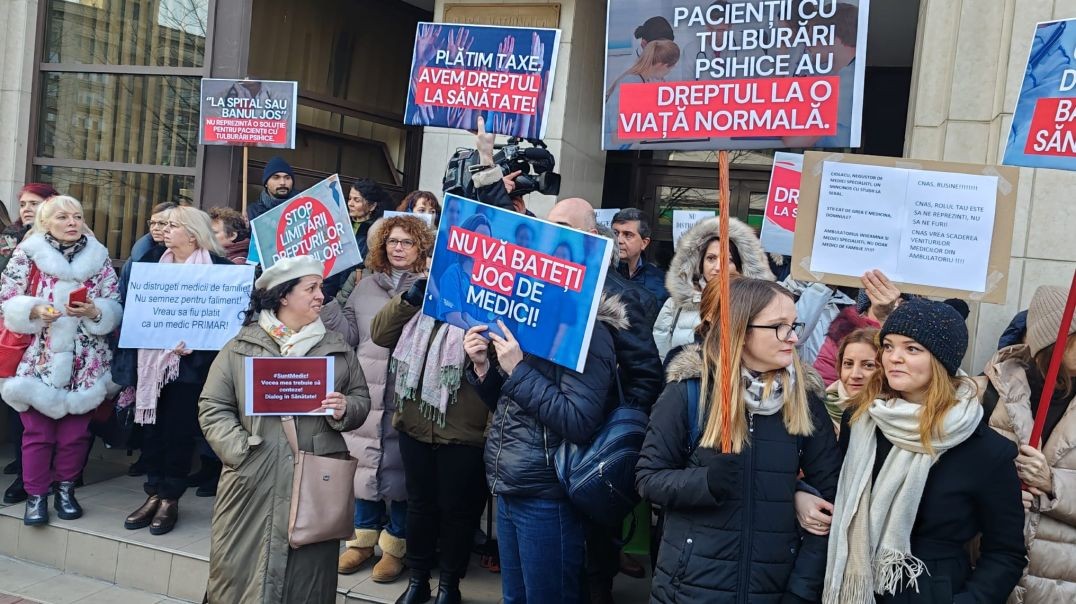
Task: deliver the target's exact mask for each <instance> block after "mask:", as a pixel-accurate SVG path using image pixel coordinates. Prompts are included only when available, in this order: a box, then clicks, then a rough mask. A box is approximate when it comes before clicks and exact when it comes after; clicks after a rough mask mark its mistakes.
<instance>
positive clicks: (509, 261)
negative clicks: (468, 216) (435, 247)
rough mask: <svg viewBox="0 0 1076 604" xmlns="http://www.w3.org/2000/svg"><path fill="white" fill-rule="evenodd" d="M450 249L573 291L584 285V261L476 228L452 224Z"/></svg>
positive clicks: (484, 262)
mask: <svg viewBox="0 0 1076 604" xmlns="http://www.w3.org/2000/svg"><path fill="white" fill-rule="evenodd" d="M448 250H449V251H450V252H456V253H457V254H463V255H464V256H469V257H471V258H474V259H475V261H476V262H481V263H482V265H483V266H487V267H488V266H494V267H498V268H500V269H502V270H504V271H508V272H511V273H512V274H513V275H517V274H520V273H522V274H524V275H526V276H528V277H532V278H534V279H537V280H539V281H544V282H546V283H550V284H553V285H556V286H557V287H565V288H568V289H569V290H571V291H574V292H578V291H580V290H581V289H583V277H584V276H585V275H586V267H585V266H583V265H582V264H576V263H575V262H569V261H567V260H561V259H560V258H557V257H556V256H550V255H549V254H543V253H541V252H536V251H534V250H532V249H529V248H525V247H520V246H518V245H515V244H513V243H508V242H505V241H500V240H498V239H494V238H492V237H487V236H485V235H482V234H480V233H475V232H474V231H468V230H466V229H461V228H459V227H455V226H454V227H452V228H451V229H450V230H449V237H448ZM472 281H473V279H472ZM475 283H476V284H478V283H477V282H475ZM484 287H488V286H484Z"/></svg>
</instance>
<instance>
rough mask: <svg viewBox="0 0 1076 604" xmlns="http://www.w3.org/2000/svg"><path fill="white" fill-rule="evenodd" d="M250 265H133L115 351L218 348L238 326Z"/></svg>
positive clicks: (250, 275)
mask: <svg viewBox="0 0 1076 604" xmlns="http://www.w3.org/2000/svg"><path fill="white" fill-rule="evenodd" d="M253 284H254V267H253V266H249V265H247V266H242V265H224V264H160V263H157V262H135V263H134V264H132V265H131V277H130V279H129V280H128V282H127V297H126V304H125V305H124V309H123V325H122V326H121V328H120V343H119V346H120V348H146V349H151V350H167V349H169V348H174V347H175V346H176V345H177V344H179V343H180V342H183V343H184V345H185V346H186V347H187V348H188V349H190V350H220V349H221V348H222V347H223V346H224V345H225V344H227V343H228V340H231V339H232V338H233V337H235V334H237V333H239V329H240V328H241V327H242V326H243V315H242V313H243V311H245V310H246V309H247V306H249V304H250V290H251V287H252V286H253Z"/></svg>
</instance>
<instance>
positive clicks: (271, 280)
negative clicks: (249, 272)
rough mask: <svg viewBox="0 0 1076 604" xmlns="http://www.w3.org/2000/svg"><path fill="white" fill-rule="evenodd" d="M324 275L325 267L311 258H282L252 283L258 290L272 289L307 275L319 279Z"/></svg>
mask: <svg viewBox="0 0 1076 604" xmlns="http://www.w3.org/2000/svg"><path fill="white" fill-rule="evenodd" d="M324 274H325V265H323V264H322V263H321V261H320V260H318V259H316V258H314V257H313V256H295V257H294V258H283V259H281V260H280V261H278V262H277V263H276V264H274V265H273V266H270V267H269V268H267V269H265V272H264V273H262V276H261V277H258V280H257V281H255V282H254V287H256V288H258V289H273V288H274V287H276V286H278V285H280V284H281V283H287V282H288V281H291V280H292V279H301V278H303V277H306V276H308V275H317V276H319V277H321V276H322V275H324Z"/></svg>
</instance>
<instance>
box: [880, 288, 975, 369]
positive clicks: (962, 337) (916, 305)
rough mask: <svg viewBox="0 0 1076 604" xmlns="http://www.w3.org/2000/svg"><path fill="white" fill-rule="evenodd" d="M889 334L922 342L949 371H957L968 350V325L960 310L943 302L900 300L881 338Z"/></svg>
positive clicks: (883, 327)
mask: <svg viewBox="0 0 1076 604" xmlns="http://www.w3.org/2000/svg"><path fill="white" fill-rule="evenodd" d="M889 334H894V335H898V336H904V337H907V338H911V339H913V340H915V341H916V342H919V344H921V345H922V346H923V347H924V348H926V349H927V350H929V351H930V353H931V354H933V355H934V358H936V359H938V361H939V362H940V363H941V364H942V365H943V366H944V367H945V370H946V371H948V372H949V375H956V372H957V369H959V368H960V361H962V360H964V353H966V352H967V351H968V326H967V324H965V323H964V319H963V318H961V316H960V313H959V312H957V311H956V309H955V308H953V307H952V306H949V305H948V304H946V303H944V302H933V301H930V300H926V299H923V298H917V299H913V300H908V301H907V302H905V303H904V304H901V305H900V306H898V307H897V308H896V310H894V311H893V313H892V314H890V315H889V318H888V319H886V321H885V325H883V326H882V332H881V334H880V335H879V336H878V339H879V340H882V339H884V338H885V337H886V336H887V335H889Z"/></svg>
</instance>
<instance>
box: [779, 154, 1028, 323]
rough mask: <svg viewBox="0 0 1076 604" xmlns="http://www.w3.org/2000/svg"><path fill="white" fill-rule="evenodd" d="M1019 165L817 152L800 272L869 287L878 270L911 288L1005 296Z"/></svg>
mask: <svg viewBox="0 0 1076 604" xmlns="http://www.w3.org/2000/svg"><path fill="white" fill-rule="evenodd" d="M1019 174H1020V173H1019V170H1017V169H1016V168H1009V167H999V166H981V165H973V164H958V163H951V162H930V161H920V160H914V159H904V158H893V157H875V156H870V155H843V154H836V153H835V154H827V153H818V152H808V153H807V154H806V155H805V156H804V162H803V176H802V179H801V182H800V201H799V215H798V218H797V221H796V232H795V240H794V244H793V254H792V256H793V262H792V276H793V277H794V278H796V279H801V280H804V281H820V282H823V283H830V284H834V285H848V286H859V285H860V276H861V275H862V274H863V273H865V272H866V271H868V270H871V269H878V270H881V271H882V272H884V273H885V274H886V275H887V276H888V277H889V278H890V279H891V280H893V281H894V282H895V283H896V284H897V286H898V287H899V288H900V289H901V291H903V292H906V293H912V294H921V295H925V296H936V297H947V298H948V297H959V298H967V299H969V300H976V301H981V302H991V303H1003V302H1004V301H1005V295H1006V284H1007V281H1008V270H1009V259H1010V255H1011V247H1012V226H1013V219H1014V215H1015V212H1016V187H1017V183H1018V179H1019Z"/></svg>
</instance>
